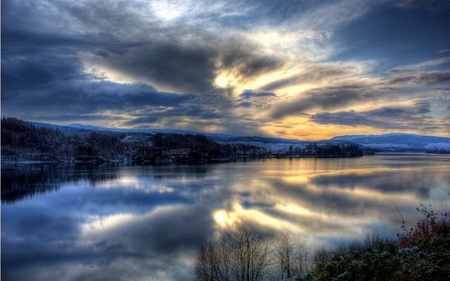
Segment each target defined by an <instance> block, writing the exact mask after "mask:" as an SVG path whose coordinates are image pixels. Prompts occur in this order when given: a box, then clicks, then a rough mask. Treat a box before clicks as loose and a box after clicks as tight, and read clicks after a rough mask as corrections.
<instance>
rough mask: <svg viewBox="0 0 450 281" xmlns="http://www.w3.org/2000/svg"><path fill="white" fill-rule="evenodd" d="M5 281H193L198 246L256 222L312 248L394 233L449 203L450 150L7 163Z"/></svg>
mask: <svg viewBox="0 0 450 281" xmlns="http://www.w3.org/2000/svg"><path fill="white" fill-rule="evenodd" d="M1 181H2V182H1V184H2V207H1V218H2V221H1V222H2V225H1V231H2V249H1V258H2V280H5V281H7V280H36V281H39V280H192V277H193V264H194V262H195V254H196V251H197V249H198V247H199V246H200V245H201V244H203V243H205V242H206V241H208V240H211V239H214V237H217V236H218V235H219V234H220V233H221V231H223V230H225V229H227V228H229V227H232V226H235V225H239V224H244V225H248V226H251V227H252V228H253V229H255V230H256V231H257V232H259V233H261V235H262V236H263V237H265V239H271V237H273V235H274V234H275V233H277V232H279V231H289V232H291V233H292V234H294V236H295V237H299V238H301V239H306V240H307V243H308V244H309V245H310V247H311V248H315V247H318V246H320V245H328V246H333V245H337V244H339V243H342V242H343V241H348V240H354V239H359V238H361V237H364V235H365V234H366V233H368V232H374V231H375V232H378V233H380V234H383V235H386V236H389V237H391V236H392V237H394V236H395V235H396V233H397V232H399V231H400V229H399V225H400V223H401V218H400V215H399V214H398V213H397V211H396V210H395V208H394V204H395V205H396V206H397V208H398V209H399V210H400V211H401V212H402V214H403V216H404V217H405V219H406V220H407V221H409V222H411V224H413V223H414V222H415V221H416V220H417V219H418V218H419V217H420V216H419V214H418V213H417V212H416V211H415V209H416V207H418V206H419V204H425V205H428V204H432V206H433V209H435V210H439V211H448V210H450V155H426V154H385V155H376V156H367V157H363V158H355V159H293V160H286V159H284V160H276V159H273V160H265V161H256V162H246V163H226V164H214V165H198V166H189V165H186V166H161V167H97V168H75V167H51V166H36V165H34V166H30V165H28V166H21V167H19V166H16V167H13V168H7V169H6V168H4V169H2V179H1Z"/></svg>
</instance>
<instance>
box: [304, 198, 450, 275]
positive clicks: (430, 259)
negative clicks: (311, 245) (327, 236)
mask: <svg viewBox="0 0 450 281" xmlns="http://www.w3.org/2000/svg"><path fill="white" fill-rule="evenodd" d="M417 211H418V212H419V213H421V214H422V215H423V216H424V219H422V220H420V221H419V222H418V223H417V224H416V225H415V226H413V227H407V226H406V224H405V221H404V220H403V222H402V226H401V230H402V233H399V234H398V235H397V236H398V237H397V239H396V240H387V239H384V238H382V237H380V236H377V235H372V236H370V237H368V238H367V239H366V241H365V242H363V243H357V242H355V243H352V244H349V245H346V246H341V247H339V248H338V249H337V250H333V251H331V250H330V251H328V250H325V249H321V250H320V253H318V254H317V257H318V258H317V259H315V267H314V269H313V270H312V271H311V272H310V273H309V274H308V275H307V276H306V277H304V278H299V279H298V280H301V281H310V280H317V281H322V280H324V281H325V280H326V281H329V280H401V281H403V280H433V281H440V280H443V281H444V280H450V219H449V216H448V214H447V213H436V212H434V211H433V210H432V209H431V206H429V208H427V207H425V206H424V205H421V208H417Z"/></svg>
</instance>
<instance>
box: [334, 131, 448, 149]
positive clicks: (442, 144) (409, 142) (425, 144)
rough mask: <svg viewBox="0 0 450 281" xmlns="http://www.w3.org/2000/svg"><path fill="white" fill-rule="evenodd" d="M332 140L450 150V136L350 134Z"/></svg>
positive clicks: (369, 144) (389, 147)
mask: <svg viewBox="0 0 450 281" xmlns="http://www.w3.org/2000/svg"><path fill="white" fill-rule="evenodd" d="M330 141H332V142H343V141H347V142H353V143H356V144H359V145H362V146H364V147H367V148H372V149H376V150H382V151H425V150H433V149H438V150H443V151H450V138H446V137H436V136H424V135H415V134H400V133H393V134H384V135H350V136H340V137H335V138H332V139H331V140H330Z"/></svg>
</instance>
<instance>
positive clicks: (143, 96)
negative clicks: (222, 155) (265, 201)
mask: <svg viewBox="0 0 450 281" xmlns="http://www.w3.org/2000/svg"><path fill="white" fill-rule="evenodd" d="M421 3H422V2H420V1H397V2H391V1H383V0H379V1H354V0H345V1H339V2H336V1H322V2H320V3H318V2H316V1H301V2H298V1H283V3H280V2H279V1H270V0H267V1H245V2H242V1H232V0H230V1H206V0H204V1H171V0H170V1H169V0H167V1H140V0H135V1H118V2H114V3H110V1H87V0H86V1H76V2H75V1H70V0H64V1H53V0H38V1H27V0H20V1H11V0H8V1H3V2H2V18H3V19H4V21H5V22H8V25H4V26H3V28H2V35H1V36H2V115H4V116H15V117H19V118H23V119H27V120H34V121H43V122H46V121H51V122H53V123H60V124H67V123H73V122H84V123H90V124H95V125H105V126H118V127H130V126H133V127H168V128H178V129H189V130H197V131H208V132H221V133H229V134H246V133H252V134H260V135H263V134H265V135H273V136H281V137H291V138H298V137H299V136H301V137H302V138H306V139H308V130H310V128H312V127H314V128H315V131H316V133H315V135H314V136H312V135H311V136H310V137H309V138H325V137H332V136H334V135H335V134H336V130H334V129H330V127H329V126H330V125H331V124H335V125H339V126H340V131H341V132H342V133H346V134H348V133H362V132H363V131H367V130H368V129H370V130H371V131H372V132H388V131H391V130H400V131H405V132H416V133H428V134H430V133H431V134H437V135H448V131H449V127H450V124H449V121H448V120H449V118H450V116H449V113H448V112H449V110H448V108H449V106H450V103H449V100H448V98H447V97H448V95H449V94H450V93H449V91H450V71H449V69H450V56H449V55H450V52H449V51H448V50H449V47H450V38H449V37H448V36H447V35H448V34H449V33H450V24H448V9H449V7H448V5H447V6H446V5H437V4H436V5H434V4H433V5H431V4H430V5H423V3H422V4H421ZM433 3H434V2H433ZM349 7H352V8H351V9H349ZM350 11H351V12H350ZM19 17H20V18H21V19H22V20H20V21H18V20H16V19H17V18H19ZM418 101H420V102H423V103H424V104H427V106H428V107H427V108H428V111H429V112H427V114H422V115H418V114H415V113H414V112H412V113H411V114H413V115H414V118H416V119H417V120H416V119H415V120H416V123H415V124H418V123H421V124H422V125H421V126H415V125H413V122H408V119H410V118H408V116H407V115H408V114H406V113H404V114H401V113H398V114H397V115H394V114H389V113H388V114H387V115H386V116H385V117H383V121H381V120H380V118H381V117H379V116H380V115H381V114H382V112H385V111H386V110H387V109H395V110H400V109H404V108H414V106H415V104H416V103H417V102H418ZM377 114H378V115H377ZM389 116H392V118H394V119H392V122H390V121H389ZM334 117H336V120H334V121H333V120H332V119H333V118H334ZM352 120H354V121H352ZM362 120H366V121H364V122H363V121H362ZM395 124H397V125H395ZM398 124H402V125H401V126H400V125H398ZM408 124H409V125H408ZM319 132H320V133H319Z"/></svg>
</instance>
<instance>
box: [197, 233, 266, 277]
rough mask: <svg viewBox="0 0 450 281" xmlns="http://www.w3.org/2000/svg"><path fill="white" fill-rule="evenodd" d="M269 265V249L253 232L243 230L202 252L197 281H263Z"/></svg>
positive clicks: (198, 259) (199, 253)
mask: <svg viewBox="0 0 450 281" xmlns="http://www.w3.org/2000/svg"><path fill="white" fill-rule="evenodd" d="M268 262H269V246H268V245H267V244H265V243H264V242H263V241H262V239H260V238H259V237H258V236H257V235H255V234H254V233H253V232H252V231H250V230H249V229H246V228H241V229H238V230H235V231H233V232H230V233H227V236H226V237H225V238H224V239H223V240H222V241H220V242H219V243H216V244H212V243H210V244H209V245H208V246H207V247H202V248H201V249H200V250H199V252H198V255H197V260H196V266H195V274H196V277H197V279H196V280H198V281H213V280H214V281H215V280H218V281H258V280H262V279H263V277H264V270H265V268H266V266H267V265H268Z"/></svg>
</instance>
